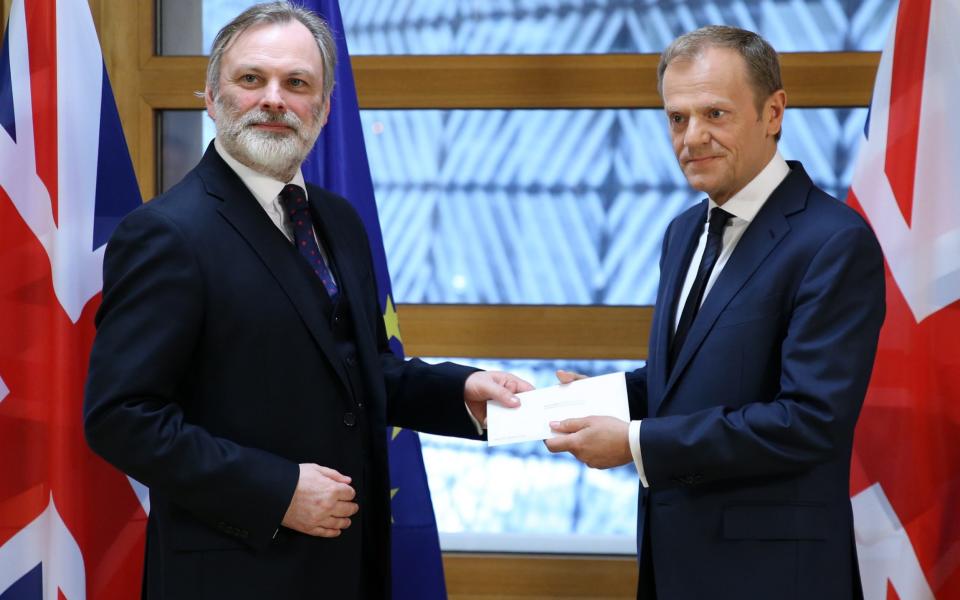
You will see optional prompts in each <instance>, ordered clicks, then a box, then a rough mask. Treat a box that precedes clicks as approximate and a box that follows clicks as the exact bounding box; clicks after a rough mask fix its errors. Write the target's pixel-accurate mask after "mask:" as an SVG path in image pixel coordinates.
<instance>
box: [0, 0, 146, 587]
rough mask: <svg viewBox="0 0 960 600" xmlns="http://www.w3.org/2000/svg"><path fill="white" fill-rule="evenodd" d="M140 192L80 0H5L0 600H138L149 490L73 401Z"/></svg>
mask: <svg viewBox="0 0 960 600" xmlns="http://www.w3.org/2000/svg"><path fill="white" fill-rule="evenodd" d="M139 203H140V192H139V189H138V188H137V183H136V180H135V178H134V173H133V166H132V164H131V162H130V156H129V154H128V152H127V146H126V142H125V141H124V138H123V132H122V130H121V127H120V120H119V118H118V115H117V108H116V104H115V102H114V99H113V94H112V92H111V90H110V83H109V80H108V78H107V73H106V70H105V69H104V63H103V56H102V54H101V52H100V44H99V42H98V40H97V34H96V30H95V29H94V25H93V20H92V18H91V14H90V8H89V6H88V5H87V2H86V0H56V1H55V0H14V1H13V3H12V6H11V10H10V16H9V19H8V23H7V28H6V32H5V34H4V37H3V46H2V49H0V600H41V599H42V600H83V599H84V598H91V599H101V598H102V599H105V600H106V599H116V598H135V597H137V596H138V595H139V591H140V579H141V569H142V562H143V541H144V526H145V522H146V510H147V507H146V502H147V499H146V494H145V490H144V489H143V488H142V486H139V485H138V484H136V483H135V482H131V481H130V480H128V479H127V478H126V477H124V475H123V474H121V473H120V472H118V471H117V470H115V469H114V468H113V467H111V466H109V465H108V464H107V463H105V462H104V461H103V460H101V459H100V458H98V457H96V456H95V455H94V454H93V453H92V452H91V451H90V450H89V449H88V448H87V445H86V443H85V441H84V437H83V425H82V419H81V405H82V400H83V386H84V380H85V378H86V370H87V359H88V354H89V351H90V346H91V344H92V341H93V335H94V327H93V315H94V312H95V311H96V309H97V306H98V305H99V303H100V290H101V285H102V274H101V273H102V263H103V252H104V246H105V244H106V242H107V239H108V237H109V236H110V233H111V232H112V230H113V228H114V226H115V225H116V224H117V222H119V220H120V218H122V217H123V215H124V214H126V213H127V212H129V211H130V210H132V209H133V208H134V207H136V206H137V205H138V204H139Z"/></svg>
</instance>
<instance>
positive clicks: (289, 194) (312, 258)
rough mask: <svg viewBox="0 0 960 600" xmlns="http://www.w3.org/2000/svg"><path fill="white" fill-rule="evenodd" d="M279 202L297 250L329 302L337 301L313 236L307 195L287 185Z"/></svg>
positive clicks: (325, 265) (296, 186)
mask: <svg viewBox="0 0 960 600" xmlns="http://www.w3.org/2000/svg"><path fill="white" fill-rule="evenodd" d="M280 201H281V202H282V203H283V207H284V208H285V209H287V215H289V217H290V224H291V225H292V226H293V241H294V243H295V244H296V245H297V250H299V251H300V256H302V257H303V258H304V259H305V260H306V261H307V264H309V265H310V268H311V269H313V272H314V273H316V274H317V277H319V278H320V281H321V282H323V287H324V288H325V289H326V290H327V295H329V296H330V299H331V300H336V299H337V282H335V281H334V280H333V276H332V275H331V274H330V268H329V267H327V263H326V262H324V260H323V256H322V255H321V254H320V247H319V246H317V238H316V237H315V236H314V229H313V217H312V216H311V215H310V205H309V204H308V203H307V194H306V192H304V191H303V188H301V187H300V186H298V185H293V184H289V185H287V186H285V187H284V188H283V189H282V190H281V191H280Z"/></svg>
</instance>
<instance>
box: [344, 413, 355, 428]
mask: <svg viewBox="0 0 960 600" xmlns="http://www.w3.org/2000/svg"><path fill="white" fill-rule="evenodd" d="M343 424H344V425H346V426H347V427H353V426H354V425H356V424H357V417H356V416H355V415H354V414H353V413H352V412H348V413H346V414H344V415H343Z"/></svg>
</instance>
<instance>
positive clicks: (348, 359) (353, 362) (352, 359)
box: [347, 354, 357, 367]
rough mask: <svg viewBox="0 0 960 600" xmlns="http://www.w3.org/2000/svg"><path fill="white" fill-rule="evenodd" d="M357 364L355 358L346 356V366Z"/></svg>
mask: <svg viewBox="0 0 960 600" xmlns="http://www.w3.org/2000/svg"><path fill="white" fill-rule="evenodd" d="M356 364H357V357H356V356H354V355H352V354H351V355H349V356H347V366H350V367H352V366H355V365H356Z"/></svg>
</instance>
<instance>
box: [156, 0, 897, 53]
mask: <svg viewBox="0 0 960 600" xmlns="http://www.w3.org/2000/svg"><path fill="white" fill-rule="evenodd" d="M252 4H255V1H254V0H204V1H203V2H202V4H201V3H198V2H197V0H161V2H160V12H159V14H160V18H161V30H160V31H161V36H160V50H161V53H163V54H205V53H207V52H209V50H210V45H211V42H212V41H213V37H214V35H216V32H217V31H218V30H219V29H220V28H221V27H223V25H225V24H226V23H227V22H228V21H229V20H230V19H231V18H233V16H235V15H237V14H238V13H239V12H240V11H241V10H243V9H245V8H247V7H248V6H250V5H252ZM896 5H897V3H896V0H802V1H801V0H762V1H746V0H710V1H700V0H412V1H407V2H395V1H394V0H348V1H344V2H341V3H340V9H341V12H342V14H343V22H344V27H345V29H346V35H347V41H348V44H349V46H350V52H351V53H352V54H603V53H621V52H641V53H643V52H660V51H661V50H663V48H664V47H665V46H666V45H667V44H668V43H670V41H671V40H672V39H673V38H675V37H676V36H678V35H680V34H681V33H684V32H686V31H690V30H692V29H696V28H697V27H701V26H703V25H712V24H718V23H723V24H727V25H736V26H739V27H744V28H746V29H750V30H752V31H756V32H758V33H760V34H761V35H763V36H764V37H765V38H767V40H769V41H770V43H771V44H773V47H774V48H776V49H777V50H779V51H780V52H807V51H813V52H834V51H841V50H843V51H858V50H879V49H880V48H881V46H882V44H883V37H884V36H885V35H886V32H887V31H888V30H889V28H890V23H891V22H892V19H893V16H894V14H895V11H896ZM166 23H175V24H176V25H175V26H174V27H167V26H164V25H165V24H166Z"/></svg>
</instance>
